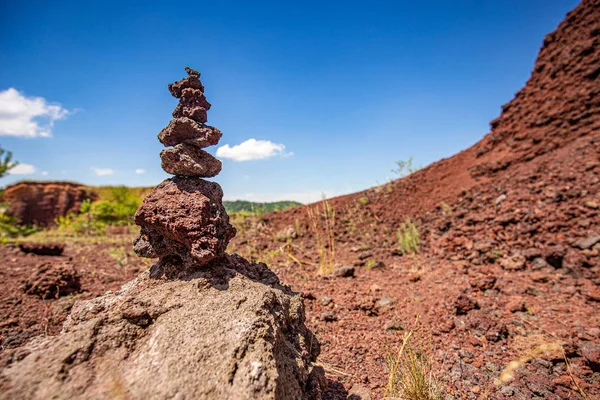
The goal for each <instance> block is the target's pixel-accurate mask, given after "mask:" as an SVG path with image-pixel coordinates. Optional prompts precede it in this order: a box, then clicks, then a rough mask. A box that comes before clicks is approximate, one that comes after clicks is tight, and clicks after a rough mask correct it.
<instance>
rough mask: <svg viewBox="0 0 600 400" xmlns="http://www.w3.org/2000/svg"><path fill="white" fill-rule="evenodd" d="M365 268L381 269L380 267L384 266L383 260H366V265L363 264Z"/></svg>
mask: <svg viewBox="0 0 600 400" xmlns="http://www.w3.org/2000/svg"><path fill="white" fill-rule="evenodd" d="M365 268H367V269H369V270H371V269H381V268H385V264H384V262H383V261H373V262H367V265H366V266H365Z"/></svg>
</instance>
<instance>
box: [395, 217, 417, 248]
mask: <svg viewBox="0 0 600 400" xmlns="http://www.w3.org/2000/svg"><path fill="white" fill-rule="evenodd" d="M420 244H421V239H420V237H419V230H418V229H417V227H416V226H415V224H414V223H413V222H412V221H411V220H410V218H407V219H406V221H405V222H403V223H402V225H400V229H399V230H398V252H399V253H401V254H412V253H418V252H419V245H420Z"/></svg>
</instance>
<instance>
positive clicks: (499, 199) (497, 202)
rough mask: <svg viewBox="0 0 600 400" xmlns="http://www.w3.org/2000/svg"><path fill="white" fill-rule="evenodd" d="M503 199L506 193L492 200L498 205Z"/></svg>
mask: <svg viewBox="0 0 600 400" xmlns="http://www.w3.org/2000/svg"><path fill="white" fill-rule="evenodd" d="M504 200H506V195H505V194H501V195H500V196H498V197H497V198H496V200H494V204H495V205H498V204H500V203H502V202H503V201H504Z"/></svg>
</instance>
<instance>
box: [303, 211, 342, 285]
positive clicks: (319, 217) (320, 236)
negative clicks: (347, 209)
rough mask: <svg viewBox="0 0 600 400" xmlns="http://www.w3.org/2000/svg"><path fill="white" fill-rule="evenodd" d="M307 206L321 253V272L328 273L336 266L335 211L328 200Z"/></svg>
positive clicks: (319, 252)
mask: <svg viewBox="0 0 600 400" xmlns="http://www.w3.org/2000/svg"><path fill="white" fill-rule="evenodd" d="M320 205H321V207H319V204H317V205H316V206H314V208H313V207H307V212H308V219H309V220H310V229H311V231H312V233H313V235H314V237H315V244H316V247H317V253H318V254H319V274H320V275H328V274H331V273H333V270H334V268H335V236H334V232H335V211H334V210H333V207H332V206H331V204H329V202H328V201H327V200H323V201H322V202H321V203H320Z"/></svg>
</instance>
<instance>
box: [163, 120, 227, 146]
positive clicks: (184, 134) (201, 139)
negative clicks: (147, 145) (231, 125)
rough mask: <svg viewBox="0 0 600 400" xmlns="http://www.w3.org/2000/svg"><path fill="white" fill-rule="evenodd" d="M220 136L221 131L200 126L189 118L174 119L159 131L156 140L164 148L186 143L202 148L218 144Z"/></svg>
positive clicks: (211, 127)
mask: <svg viewBox="0 0 600 400" xmlns="http://www.w3.org/2000/svg"><path fill="white" fill-rule="evenodd" d="M221 136H222V134H221V131H220V130H218V129H217V128H215V127H213V126H208V125H200V124H199V123H197V122H196V121H194V120H192V119H190V118H176V119H172V120H171V121H170V122H169V125H168V126H167V127H166V128H164V129H163V130H162V131H160V133H159V134H158V140H160V142H161V143H162V144H164V145H165V146H176V145H178V144H180V143H187V144H191V145H194V146H196V147H200V148H204V147H209V146H214V145H215V144H217V143H219V140H220V139H221Z"/></svg>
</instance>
